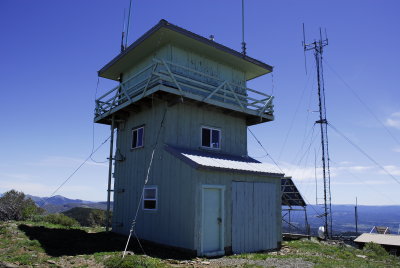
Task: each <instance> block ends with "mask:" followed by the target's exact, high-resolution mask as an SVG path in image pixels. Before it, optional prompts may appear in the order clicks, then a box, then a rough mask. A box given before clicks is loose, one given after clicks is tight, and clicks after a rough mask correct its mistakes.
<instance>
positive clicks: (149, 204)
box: [144, 200, 156, 209]
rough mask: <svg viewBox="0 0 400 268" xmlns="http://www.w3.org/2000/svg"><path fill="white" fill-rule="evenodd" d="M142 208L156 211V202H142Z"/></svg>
mask: <svg viewBox="0 0 400 268" xmlns="http://www.w3.org/2000/svg"><path fill="white" fill-rule="evenodd" d="M144 208H145V209H156V201H155V200H144Z"/></svg>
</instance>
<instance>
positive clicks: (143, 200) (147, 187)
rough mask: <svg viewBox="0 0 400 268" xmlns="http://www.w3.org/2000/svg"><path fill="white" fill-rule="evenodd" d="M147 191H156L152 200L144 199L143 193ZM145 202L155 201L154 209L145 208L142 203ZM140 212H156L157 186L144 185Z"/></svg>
mask: <svg viewBox="0 0 400 268" xmlns="http://www.w3.org/2000/svg"><path fill="white" fill-rule="evenodd" d="M147 189H154V190H156V193H155V197H154V198H146V195H145V191H146V190H147ZM145 201H155V204H156V205H155V208H145V207H144V203H145ZM142 210H144V211H157V210H158V187H157V185H145V186H144V188H143V198H142Z"/></svg>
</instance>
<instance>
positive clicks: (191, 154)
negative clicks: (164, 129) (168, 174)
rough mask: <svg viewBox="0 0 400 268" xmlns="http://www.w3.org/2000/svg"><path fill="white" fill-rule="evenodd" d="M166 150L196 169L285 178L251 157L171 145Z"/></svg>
mask: <svg viewBox="0 0 400 268" xmlns="http://www.w3.org/2000/svg"><path fill="white" fill-rule="evenodd" d="M165 149H166V150H167V151H168V152H170V153H172V154H173V155H175V156H176V157H178V158H180V159H181V160H183V161H184V162H186V163H188V164H189V165H191V166H193V167H194V168H199V169H214V170H224V171H241V172H250V173H258V174H263V175H270V176H278V177H281V176H283V174H280V173H275V172H273V171H271V166H269V165H267V164H265V163H260V162H259V161H257V160H255V159H253V158H251V157H249V156H234V155H227V154H221V153H217V152H215V153H214V152H209V151H201V150H191V149H184V148H177V147H173V146H170V145H168V146H166V147H165Z"/></svg>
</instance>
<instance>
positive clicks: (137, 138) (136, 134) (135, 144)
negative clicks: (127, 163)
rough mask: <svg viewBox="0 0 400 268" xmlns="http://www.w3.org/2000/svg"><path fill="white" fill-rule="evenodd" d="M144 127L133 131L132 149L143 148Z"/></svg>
mask: <svg viewBox="0 0 400 268" xmlns="http://www.w3.org/2000/svg"><path fill="white" fill-rule="evenodd" d="M143 138H144V126H142V127H137V128H134V129H132V149H135V148H140V147H143Z"/></svg>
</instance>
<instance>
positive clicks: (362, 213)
mask: <svg viewBox="0 0 400 268" xmlns="http://www.w3.org/2000/svg"><path fill="white" fill-rule="evenodd" d="M322 213H323V208H322V207H321V206H315V205H308V206H307V216H308V222H309V224H310V227H311V230H312V231H313V232H314V233H316V230H317V229H318V227H319V226H323V223H324V217H321V215H322ZM282 215H285V212H283V213H282ZM285 220H286V221H288V215H286V216H285ZM291 223H292V225H294V226H296V227H297V228H298V229H299V230H298V229H296V228H295V227H292V230H293V231H294V232H296V231H299V232H300V230H304V212H302V211H293V212H291ZM332 223H333V224H332V225H333V233H334V234H335V233H336V234H340V233H351V232H354V233H355V230H356V225H355V211H354V205H332ZM283 225H284V229H285V230H286V231H288V230H289V226H288V224H287V223H284V224H283ZM374 226H386V227H389V228H390V230H391V233H395V234H397V233H398V231H399V229H400V206H358V232H359V233H363V232H370V231H371V229H372V228H373V227H374Z"/></svg>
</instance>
